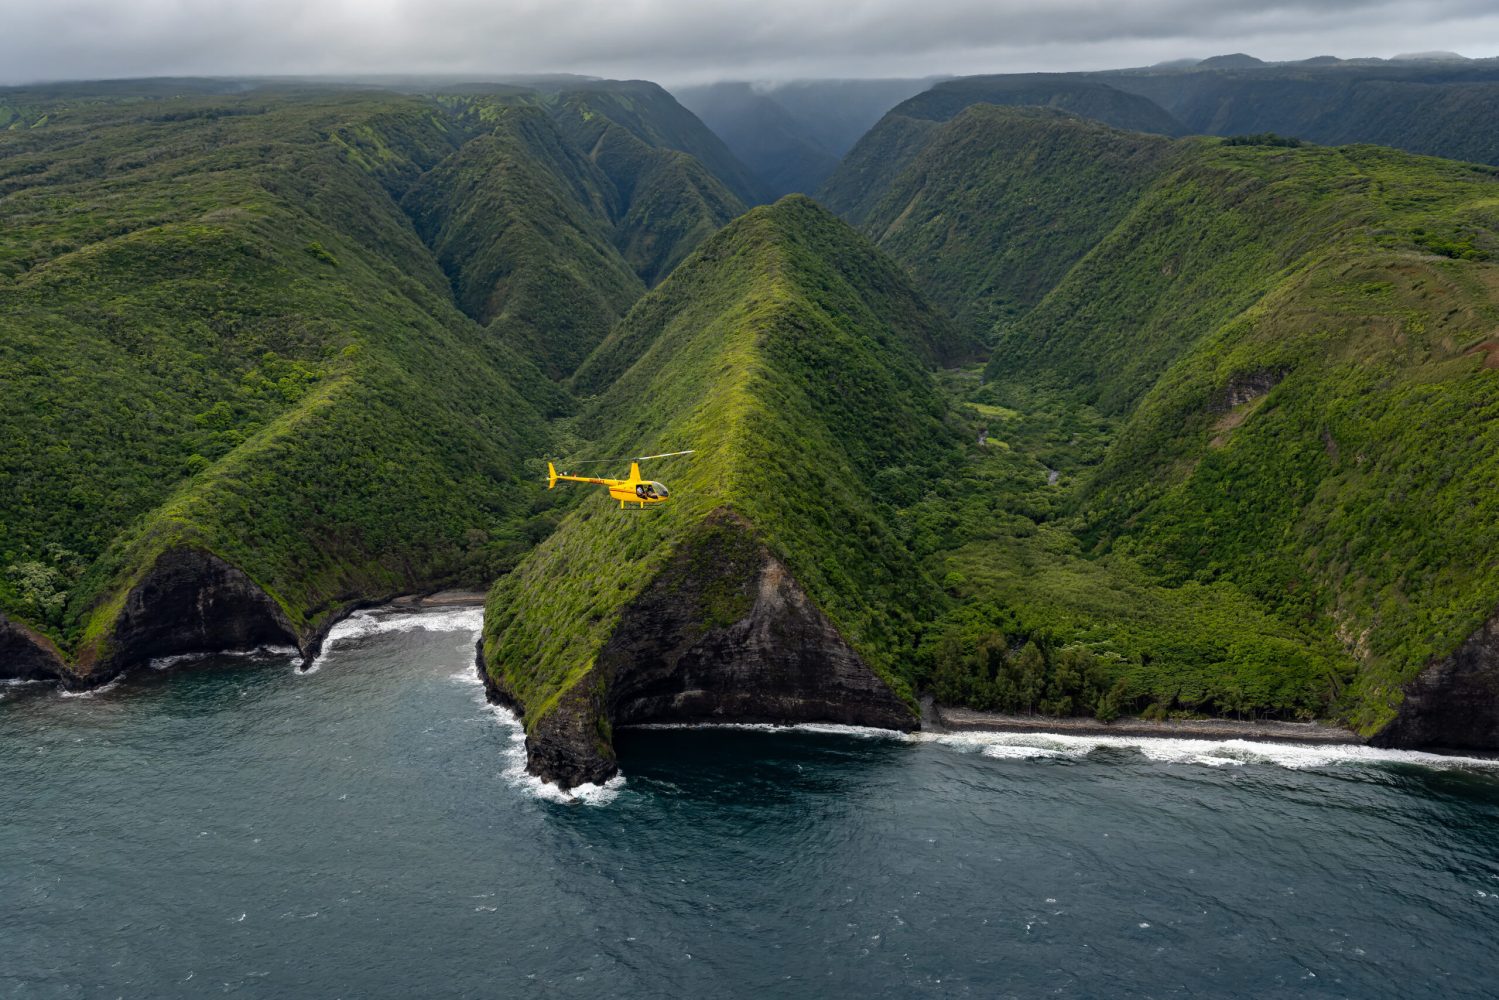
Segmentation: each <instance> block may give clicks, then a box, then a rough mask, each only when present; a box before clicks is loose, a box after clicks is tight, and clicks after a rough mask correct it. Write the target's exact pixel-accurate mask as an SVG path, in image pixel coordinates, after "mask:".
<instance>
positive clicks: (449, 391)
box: [0, 82, 740, 683]
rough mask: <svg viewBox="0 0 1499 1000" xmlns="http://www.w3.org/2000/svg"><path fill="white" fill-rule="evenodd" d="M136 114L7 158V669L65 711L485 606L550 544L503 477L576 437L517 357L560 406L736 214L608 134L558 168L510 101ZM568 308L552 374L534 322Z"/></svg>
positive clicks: (118, 97) (101, 110)
mask: <svg viewBox="0 0 1499 1000" xmlns="http://www.w3.org/2000/svg"><path fill="white" fill-rule="evenodd" d="M158 87H159V88H161V89H162V90H163V91H166V92H162V93H153V92H152V89H151V87H150V86H146V87H144V88H143V89H142V90H141V91H138V92H134V93H133V92H131V91H130V89H129V88H128V87H124V86H123V85H122V86H121V87H120V88H115V89H111V88H105V90H104V91H102V92H94V93H89V92H83V93H80V92H79V91H78V90H76V89H65V92H64V93H63V94H62V95H61V96H60V97H48V96H45V95H38V96H36V97H35V100H36V101H37V102H38V103H39V105H40V106H42V107H44V108H45V110H46V118H47V121H46V122H45V124H43V125H41V126H39V127H37V128H28V129H27V130H26V131H25V132H18V131H14V130H12V131H10V132H7V133H5V134H4V135H3V137H0V142H3V143H4V144H5V155H4V156H3V157H0V204H3V205H4V211H5V214H6V218H7V220H8V228H7V233H6V236H5V238H4V240H3V241H0V324H3V336H0V381H3V382H4V384H5V385H6V386H7V390H6V392H5V393H4V394H3V395H4V400H3V402H0V425H3V426H4V428H5V434H4V440H5V445H4V446H3V450H0V468H4V469H5V470H6V473H5V478H6V483H7V488H6V489H5V490H3V491H0V492H3V493H4V499H3V500H0V525H3V527H0V613H3V615H4V617H5V619H7V621H8V623H6V622H0V633H3V634H0V646H4V647H5V649H4V651H3V652H4V655H6V656H7V657H10V656H12V655H19V656H21V657H22V658H23V659H25V660H26V662H27V663H32V664H33V666H31V667H27V668H26V669H27V670H42V671H43V672H46V671H52V672H57V671H63V672H64V675H65V677H66V678H67V679H69V680H70V682H79V683H86V682H89V681H90V680H91V679H94V678H98V677H106V678H107V677H108V676H109V675H111V674H112V673H114V672H117V671H118V670H119V669H122V668H124V667H128V666H130V665H132V664H133V663H136V662H139V661H140V660H142V659H145V658H149V657H151V656H157V655H166V654H169V653H175V652H181V651H191V650H193V649H197V648H203V647H204V646H208V645H211V644H212V643H214V642H216V641H230V642H231V643H232V641H233V639H232V637H233V636H240V637H242V638H243V639H244V640H245V641H249V640H250V639H251V638H252V637H258V638H256V639H255V641H275V642H280V643H283V644H295V645H298V646H301V647H303V648H312V647H313V646H315V644H316V642H317V641H318V636H319V635H320V634H321V631H322V630H323V629H324V628H326V627H327V625H328V624H329V623H331V622H332V621H333V620H334V619H335V618H336V617H337V616H338V615H340V614H342V613H345V612H346V610H347V609H348V608H349V607H350V605H351V604H354V603H357V602H360V601H368V600H370V599H374V598H380V597H382V596H389V595H392V594H395V593H400V592H408V591H414V590H423V589H431V588H433V587H436V586H441V585H452V584H465V583H466V584H468V585H470V586H472V585H478V584H480V583H483V582H488V581H489V580H491V579H493V577H494V576H495V575H496V574H497V573H499V572H501V571H503V570H504V569H506V568H508V566H510V565H512V564H513V563H514V561H515V559H516V558H517V556H518V554H519V553H520V552H521V551H524V550H525V549H526V548H528V547H529V546H530V545H531V544H533V543H534V541H535V539H536V538H537V537H539V535H540V534H545V532H546V531H547V530H549V527H550V523H551V522H550V519H549V518H548V516H547V515H546V514H545V513H544V505H543V510H542V511H541V512H539V511H538V510H537V509H535V508H534V507H533V505H534V504H535V503H536V501H537V499H538V495H539V494H538V490H539V487H538V486H537V485H536V483H535V479H534V476H533V473H534V469H532V468H529V467H524V466H523V463H524V462H525V461H526V460H527V459H529V458H531V457H533V456H535V455H537V454H540V453H542V452H543V451H544V450H545V447H546V442H548V441H549V440H551V437H552V433H553V432H552V430H551V429H550V428H549V426H548V424H547V422H546V420H545V418H544V416H543V415H544V414H547V415H550V414H556V413H561V412H566V411H567V410H569V409H570V408H571V406H572V403H571V401H570V400H569V398H568V397H567V394H566V393H565V391H564V390H563V389H561V388H560V387H559V386H558V385H557V384H556V383H555V382H554V381H553V379H552V378H548V377H547V374H544V373H543V371H542V370H540V369H539V368H538V367H537V366H536V365H535V364H534V363H533V362H532V361H530V360H529V359H528V358H527V357H526V353H530V354H533V355H535V356H536V357H537V358H539V359H541V360H543V361H548V362H554V363H555V367H554V368H553V370H552V371H551V375H552V376H553V377H554V378H562V377H564V376H566V375H568V374H570V367H568V366H567V357H568V355H567V353H566V351H567V349H568V346H569V343H572V344H573V345H574V346H573V347H572V349H573V351H574V355H573V356H574V357H576V358H581V357H582V356H583V355H584V354H585V353H587V351H588V350H590V349H591V348H592V347H593V346H594V344H595V343H596V342H597V340H599V339H601V338H602V336H603V335H604V333H605V332H606V331H607V329H608V327H609V326H610V324H611V323H612V321H613V319H614V318H616V316H617V315H618V314H620V313H623V312H624V311H625V310H626V309H628V308H629V306H630V304H631V303H632V302H633V301H634V299H635V298H638V297H639V296H640V295H641V294H644V291H645V284H644V282H643V281H642V280H641V278H640V276H638V275H637V274H636V273H635V271H634V269H633V268H632V265H631V261H632V260H633V261H635V262H638V264H639V266H640V267H641V268H642V269H643V270H645V271H646V273H648V274H651V275H652V276H654V272H653V269H656V268H660V267H662V266H669V262H670V261H671V260H672V259H673V258H675V257H680V256H681V255H683V254H685V253H686V252H687V251H688V250H689V249H690V247H691V245H693V244H695V242H697V241H699V240H701V239H702V238H705V237H706V236H707V235H708V234H709V233H711V231H712V230H713V229H715V228H716V227H717V225H718V223H719V222H721V221H723V220H724V219H727V218H728V217H729V216H731V215H732V214H736V213H737V212H738V211H739V210H740V206H739V203H738V202H737V200H736V199H735V198H734V197H733V195H731V194H729V193H728V192H727V191H726V190H725V189H724V188H723V186H722V185H721V184H719V182H718V181H717V180H716V179H714V178H713V177H712V176H711V175H710V174H708V173H707V171H706V170H705V169H704V168H702V167H701V166H700V165H698V164H697V162H696V161H695V160H692V159H691V158H690V157H688V156H687V155H686V154H684V153H681V152H678V151H675V150H669V149H656V148H651V147H647V146H646V145H645V144H644V143H643V142H642V141H641V140H639V139H637V138H635V136H634V134H633V133H630V132H625V131H624V130H619V131H620V138H617V139H612V140H610V141H606V142H602V143H600V146H601V147H609V149H610V152H601V151H600V150H598V149H595V150H592V151H587V150H584V151H580V150H578V149H577V148H576V147H575V146H574V145H573V144H572V142H571V140H569V139H568V138H567V137H566V136H565V135H564V132H563V129H562V128H561V127H559V124H558V115H560V116H561V117H562V118H563V119H565V118H566V116H567V115H573V114H576V113H577V112H576V110H575V108H576V106H573V107H574V110H569V111H565V112H556V110H555V108H552V109H551V110H548V103H547V101H546V100H543V99H540V98H538V97H536V96H535V95H534V94H532V93H530V92H522V93H519V94H507V95H506V96H505V99H504V100H503V101H498V102H497V101H496V99H494V98H493V97H483V98H474V97H461V96H457V97H452V96H450V97H442V96H439V97H437V98H433V97H428V96H396V95H392V94H389V93H380V92H370V91H356V92H349V91H343V90H338V89H336V88H335V89H330V88H311V89H307V88H292V87H271V88H266V89H263V90H250V91H248V92H243V93H236V94H232V95H221V94H212V93H210V94H209V95H208V96H187V97H181V96H176V95H177V94H179V93H181V90H179V89H178V88H176V87H175V86H174V85H173V86H169V82H161V83H159V84H158ZM182 89H186V90H191V89H192V88H182ZM200 89H201V88H200ZM208 89H209V90H210V91H212V90H213V88H208ZM235 89H237V90H241V91H243V90H244V88H242V87H241V88H235ZM661 93H662V94H663V95H664V92H661ZM141 94H145V95H147V96H144V97H142V96H140V95H141ZM590 97H591V98H592V99H594V100H604V99H606V98H607V97H608V94H607V89H599V88H592V89H591V92H590ZM666 100H667V101H670V98H669V97H667V98H666ZM49 101H50V102H51V103H49ZM671 104H672V105H673V106H674V107H676V106H675V102H671ZM648 112H649V109H648V108H637V109H636V111H635V118H634V119H633V122H634V124H635V125H636V127H637V128H640V127H644V126H645V125H646V124H648V123H649V113H648ZM676 113H677V114H678V115H679V116H680V115H686V114H687V113H686V112H685V111H682V110H681V109H680V107H677V112H676ZM590 114H592V115H593V117H594V119H595V120H596V121H599V122H602V118H601V116H599V115H598V113H597V112H590ZM689 117H690V116H689ZM679 125H680V123H676V126H673V127H677V126H679ZM698 129H699V131H700V132H702V133H706V129H704V128H702V126H701V125H699V126H698ZM664 131H667V132H669V131H671V129H669V128H668V129H664ZM589 152H593V153H594V154H595V155H594V156H593V157H590V155H589ZM626 181H628V182H629V184H628V190H627V191H626V192H625V193H623V194H622V193H621V187H622V186H623V185H624V184H625V182H626ZM675 185H680V186H681V190H680V191H678V190H674V186H675ZM714 212H717V213H719V216H720V217H719V218H715V217H714V216H713V214H712V213H714ZM632 213H633V214H632ZM413 220H415V224H413ZM423 236H425V237H426V239H427V240H429V241H430V242H431V243H432V247H431V248H430V249H429V247H428V246H426V245H424V241H423ZM475 247H477V248H478V251H479V252H477V253H475V252H473V250H474V248H475ZM620 247H624V250H625V252H622V251H621V249H620ZM626 253H628V254H629V257H627V256H626V255H625V254H626ZM439 261H441V264H442V266H441V267H440V266H439ZM444 267H446V268H447V269H448V271H449V274H445V273H444V270H443V268H444ZM450 274H451V275H452V277H451V278H450V277H449V275H450ZM549 282H554V283H559V284H563V285H564V286H565V287H564V288H563V290H562V291H561V293H560V294H559V292H558V290H557V289H556V288H555V287H549V286H548V283H549ZM569 282H570V283H571V284H567V283H569ZM579 289H588V290H596V291H597V302H598V306H597V309H596V314H595V318H594V323H595V325H594V326H593V328H592V329H588V328H587V323H586V322H584V324H583V325H584V329H583V330H582V331H581V332H580V333H578V332H574V334H573V335H574V336H575V337H577V338H578V339H577V340H573V341H569V338H568V337H566V336H563V335H562V334H563V333H565V332H567V331H566V330H565V328H563V327H560V326H557V325H552V324H550V323H549V322H548V320H547V318H546V310H548V309H552V310H556V311H557V312H558V313H561V312H562V311H563V310H564V309H566V308H567V307H569V306H571V307H576V306H577V305H578V304H579V302H580V301H582V300H583V299H584V296H583V295H582V294H579V292H578V290H579ZM459 304H461V305H463V306H464V307H465V309H466V310H468V311H470V312H471V314H472V315H473V316H475V317H476V318H479V319H481V320H483V321H486V322H488V324H489V328H488V329H487V330H486V329H485V328H481V327H480V326H479V325H478V323H476V322H475V320H474V319H470V318H469V317H468V316H465V315H464V314H463V312H461V311H460V310H459V309H458V308H457V306H458V305H459ZM569 315H576V309H575V308H574V311H573V312H572V313H569ZM585 319H586V318H585ZM515 330H520V331H531V332H532V334H533V336H531V338H530V339H529V340H528V339H527V337H526V336H521V335H517V334H516V333H515V332H514V331H515ZM557 358H561V359H562V360H561V361H560V362H557V361H556V359H557ZM195 573H196V574H198V576H199V577H200V579H198V581H197V582H196V583H195V582H194V580H193V576H194V574H195ZM194 588H197V589H196V590H195V589H194ZM195 593H196V594H197V596H196V598H195V597H194V596H193V595H194V594H195ZM193 600H196V601H197V606H198V612H197V613H196V616H191V615H189V616H187V617H185V618H184V617H181V616H182V611H181V610H180V608H181V604H182V602H183V601H187V602H189V603H191V602H192V601H193ZM174 616H175V617H174ZM174 622H175V624H174ZM215 627H217V628H219V629H221V630H222V633H221V635H220V637H219V639H217V640H216V639H215V638H214V636H213V634H212V629H213V628H215ZM49 636H50V639H48V638H47V637H49ZM49 642H51V643H53V645H52V646H48V643H49ZM17 643H19V645H16V644H17ZM251 644H254V643H253V642H252V643H251ZM17 649H19V650H20V652H19V653H17V652H16V650H17ZM38 650H41V652H38ZM59 656H61V657H62V658H63V659H64V660H65V661H66V663H58V662H56V661H57V659H58V657H59ZM38 657H39V658H40V659H38ZM37 664H40V665H39V666H38V665H37ZM7 669H9V668H7Z"/></svg>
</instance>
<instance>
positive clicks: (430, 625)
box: [303, 606, 484, 674]
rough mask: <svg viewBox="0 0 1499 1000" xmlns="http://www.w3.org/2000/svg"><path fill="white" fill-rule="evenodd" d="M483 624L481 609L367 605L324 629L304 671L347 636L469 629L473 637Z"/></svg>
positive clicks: (316, 664)
mask: <svg viewBox="0 0 1499 1000" xmlns="http://www.w3.org/2000/svg"><path fill="white" fill-rule="evenodd" d="M483 627H484V609H483V608H482V607H472V606H464V607H458V608H443V609H439V610H432V611H391V610H390V609H388V608H371V609H369V610H365V611H356V612H354V613H353V614H351V615H349V617H347V618H345V619H344V620H343V621H341V622H339V623H338V624H336V625H334V626H333V627H332V628H331V629H329V630H328V634H327V636H325V637H324V638H323V648H322V650H321V651H320V652H319V653H318V655H317V658H316V659H314V660H313V661H312V665H311V666H309V667H308V668H307V670H305V671H303V672H304V673H309V674H310V673H316V672H317V670H318V668H320V667H321V666H322V665H323V662H324V661H325V660H326V659H327V658H328V654H329V653H331V652H332V651H333V647H335V646H337V645H338V644H339V643H341V642H347V641H348V640H350V639H364V638H367V637H369V636H372V635H382V634H385V633H389V632H418V631H421V632H469V633H472V634H473V635H474V636H477V635H478V634H479V630H480V629H482V628H483Z"/></svg>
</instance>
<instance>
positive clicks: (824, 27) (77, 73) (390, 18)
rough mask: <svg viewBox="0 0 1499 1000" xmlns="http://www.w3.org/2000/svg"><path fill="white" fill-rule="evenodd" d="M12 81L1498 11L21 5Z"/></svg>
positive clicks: (496, 61) (929, 45) (1275, 29)
mask: <svg viewBox="0 0 1499 1000" xmlns="http://www.w3.org/2000/svg"><path fill="white" fill-rule="evenodd" d="M7 6H8V7H9V8H10V9H9V10H7V11H5V13H4V16H3V17H0V23H3V25H4V30H3V32H0V79H4V80H5V81H6V82H10V83H19V82H27V81H34V80H59V79H97V78H107V77H126V76H158V75H242V74H315V73H332V74H353V73H439V72H440V73H459V74H472V75H503V74H520V73H542V72H573V73H589V74H596V75H601V76H616V77H644V78H649V79H655V80H660V81H662V82H666V83H673V82H698V81H706V80H712V79H719V78H741V79H746V78H747V79H785V78H792V77H815V76H925V75H929V74H939V73H975V72H1004V71H1017V70H1044V69H1057V70H1065V69H1086V68H1108V67H1118V66H1130V65H1145V64H1149V63H1153V62H1157V61H1160V60H1164V59H1172V58H1179V57H1184V56H1197V57H1201V56H1207V55H1213V54H1217V53H1223V52H1235V51H1246V52H1251V53H1253V54H1255V55H1258V56H1260V57H1261V58H1268V59H1298V58H1305V57H1308V56H1313V55H1322V54H1334V55H1342V56H1354V55H1384V56H1388V55H1393V54H1395V53H1396V52H1402V51H1415V50H1429V49H1453V50H1457V51H1460V52H1462V53H1464V54H1466V55H1470V56H1487V55H1496V54H1499V11H1496V9H1495V7H1494V5H1493V3H1492V0H1421V2H1410V0H1397V2H1370V0H1300V2H1279V3H1276V2H1271V3H1266V4H1258V5H1251V4H1244V3H1242V2H1240V0H1130V2H1126V3H1121V2H1119V0H1107V2H1105V0H1054V2H1050V3H1046V4H1037V3H1035V2H1034V0H924V2H919V3H917V2H912V0H899V2H897V0H839V2H827V3H823V4H821V5H816V4H813V3H809V2H808V0H761V2H759V3H756V4H753V5H751V4H745V3H727V2H714V0H569V2H567V3H565V4H564V3H561V2H556V0H256V2H249V0H130V2H125V0H49V2H46V3H22V2H17V0H11V2H10V3H9V4H8V5H7Z"/></svg>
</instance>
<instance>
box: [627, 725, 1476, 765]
mask: <svg viewBox="0 0 1499 1000" xmlns="http://www.w3.org/2000/svg"><path fill="white" fill-rule="evenodd" d="M632 728H637V729H739V730H751V731H756V732H767V733H827V734H832V735H838V736H851V737H858V738H861V739H886V740H897V741H903V742H907V743H915V744H923V743H930V744H935V745H938V746H942V747H946V748H948V749H951V750H956V751H958V752H960V753H980V754H983V755H984V756H986V757H995V758H1001V759H1012V760H1025V759H1036V758H1058V757H1074V758H1081V757H1086V756H1088V755H1089V754H1091V753H1094V752H1095V751H1098V750H1122V751H1133V752H1135V753H1138V754H1140V755H1141V756H1142V757H1145V758H1147V759H1149V760H1153V761H1159V762H1161V763H1168V764H1196V765H1202V766H1206V767H1235V766H1242V765H1244V764H1270V765H1274V766H1277V767H1284V768H1289V769H1292V770H1310V769H1314V768H1318V769H1320V768H1329V767H1339V766H1346V765H1366V766H1367V765H1384V764H1411V765H1416V766H1420V767H1429V768H1434V769H1441V770H1474V771H1486V772H1495V773H1499V760H1495V759H1487V758H1482V757H1463V756H1457V755H1448V754H1439V753H1428V752H1425V751H1421V750H1386V749H1382V748H1379V747H1370V746H1363V745H1361V744H1356V743H1338V744H1324V745H1307V744H1299V743H1264V742H1259V741H1256V740H1239V739H1203V738H1189V737H1170V736H1106V735H1096V736H1095V735H1078V734H1073V733H1044V732H1042V733H1001V732H973V731H969V732H945V733H938V732H915V733H902V732H898V731H896V730H893V729H876V728H872V727H869V726H840V725H833V724H829V723H801V724H797V725H790V726H782V725H773V724H769V723H758V722H757V723H735V722H727V723H647V724H644V725H640V726H635V727H632Z"/></svg>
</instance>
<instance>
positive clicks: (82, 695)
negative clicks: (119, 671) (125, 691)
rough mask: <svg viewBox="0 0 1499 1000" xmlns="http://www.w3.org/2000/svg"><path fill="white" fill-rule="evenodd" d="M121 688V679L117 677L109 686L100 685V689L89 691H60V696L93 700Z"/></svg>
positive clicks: (90, 689)
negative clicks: (96, 696) (97, 696)
mask: <svg viewBox="0 0 1499 1000" xmlns="http://www.w3.org/2000/svg"><path fill="white" fill-rule="evenodd" d="M119 686H120V678H119V677H116V678H115V679H114V680H112V681H110V682H109V683H108V684H102V685H100V686H99V687H96V688H89V689H88V690H87V691H66V690H64V691H60V692H59V694H61V695H62V696H63V697H64V698H92V697H94V696H95V695H99V694H104V693H105V692H106V691H113V690H114V689H115V688H117V687H119Z"/></svg>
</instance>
